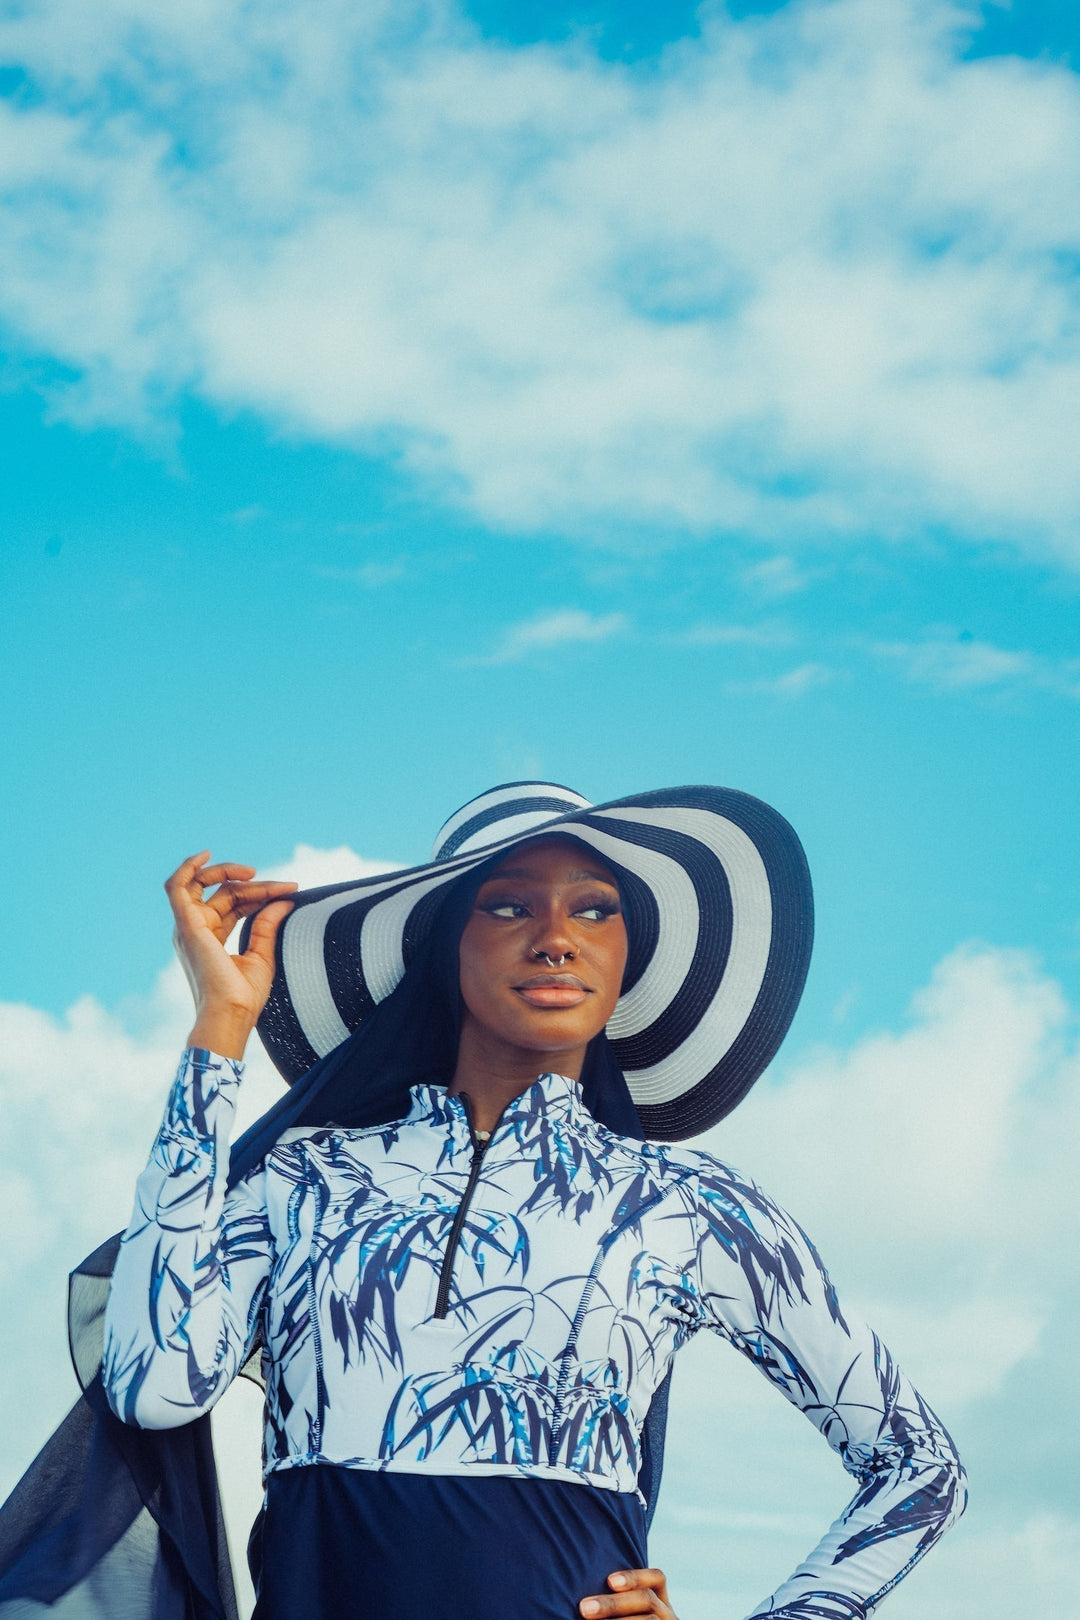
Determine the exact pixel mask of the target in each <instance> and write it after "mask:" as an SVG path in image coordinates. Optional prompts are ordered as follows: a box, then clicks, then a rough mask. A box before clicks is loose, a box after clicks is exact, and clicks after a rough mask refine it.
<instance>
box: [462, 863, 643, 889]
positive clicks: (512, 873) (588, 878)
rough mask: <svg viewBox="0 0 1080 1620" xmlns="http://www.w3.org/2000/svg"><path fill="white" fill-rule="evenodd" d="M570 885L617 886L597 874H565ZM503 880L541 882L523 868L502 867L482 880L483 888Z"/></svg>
mask: <svg viewBox="0 0 1080 1620" xmlns="http://www.w3.org/2000/svg"><path fill="white" fill-rule="evenodd" d="M567 876H568V878H569V881H570V882H571V883H605V884H606V885H607V887H608V888H609V889H617V888H618V884H617V883H616V882H615V880H614V878H609V877H602V876H601V874H600V873H599V872H584V871H582V872H570V873H568V874H567ZM504 878H529V879H531V880H532V881H534V882H539V881H541V880H540V879H538V878H537V876H536V873H535V872H530V871H529V869H528V867H524V866H504V867H502V868H501V869H500V870H499V871H498V872H492V874H491V876H490V877H489V878H485V879H484V883H483V887H485V888H486V887H487V885H488V884H489V883H499V882H501V881H502V880H503V879H504Z"/></svg>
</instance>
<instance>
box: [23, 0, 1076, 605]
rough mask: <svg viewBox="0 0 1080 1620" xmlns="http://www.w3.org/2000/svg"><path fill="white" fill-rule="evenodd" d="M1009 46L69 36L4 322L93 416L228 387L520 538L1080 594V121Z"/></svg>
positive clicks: (773, 36)
mask: <svg viewBox="0 0 1080 1620" xmlns="http://www.w3.org/2000/svg"><path fill="white" fill-rule="evenodd" d="M973 18H974V13H973V12H971V11H968V10H965V9H964V8H963V7H960V6H956V5H953V4H951V3H949V0H807V3H803V4H792V5H788V6H785V7H783V8H781V9H780V10H779V11H778V12H777V13H776V14H775V15H773V16H770V17H753V16H752V17H749V18H745V19H742V20H740V21H735V20H732V19H731V18H730V17H728V16H727V15H726V14H725V12H724V11H723V10H722V9H721V8H717V9H715V10H713V11H711V12H707V13H706V15H705V24H704V29H703V35H702V38H701V40H700V41H698V40H693V41H685V42H683V43H680V44H678V45H675V46H673V47H672V48H671V49H670V50H669V51H668V52H667V53H666V55H665V57H664V59H663V61H662V62H661V64H660V67H659V70H658V71H653V70H652V68H651V67H650V68H647V69H645V70H635V69H633V68H631V67H627V66H626V65H624V64H613V63H608V62H603V61H601V60H600V59H599V58H597V57H596V56H595V55H593V54H592V53H591V51H590V49H589V47H588V45H587V44H586V43H584V42H582V41H581V40H578V41H576V42H574V43H573V44H572V45H568V46H566V47H564V48H554V47H548V46H535V47H528V48H524V47H520V48H512V47H509V46H504V45H497V44H493V43H491V42H490V41H484V40H482V39H480V38H479V37H478V36H477V35H476V33H475V32H473V31H472V30H471V29H470V28H469V27H468V26H467V25H466V24H465V23H464V22H463V21H462V20H461V19H460V17H459V16H458V15H457V14H456V13H455V12H454V11H453V9H452V8H451V7H450V6H449V4H444V3H441V0H416V3H414V4H411V5H409V6H406V7H390V6H388V5H386V4H377V3H374V0H371V3H369V4H367V5H365V6H356V5H351V4H346V3H345V0H330V3H328V4H327V3H322V0H320V3H318V4H316V3H315V0H294V3H292V4H287V3H284V0H277V3H274V4H270V5H265V6H260V7H254V8H253V7H250V6H247V5H244V4H241V0H193V3H188V4H185V5H184V6H182V7H171V8H162V7H160V6H152V5H150V4H148V3H147V0H106V3H104V4H102V5H100V6H96V7H95V8H94V9H93V18H92V22H91V20H90V13H88V12H87V10H86V8H85V7H84V6H81V5H79V4H77V3H76V0H37V3H34V0H31V3H30V4H28V5H27V6H25V7H23V8H21V10H20V11H19V12H18V13H17V14H14V15H9V16H8V17H7V19H6V20H5V21H4V23H3V24H2V25H0V50H2V54H3V59H4V60H5V61H8V62H22V63H24V64H25V65H26V67H27V70H28V73H29V75H30V79H31V82H32V84H33V87H34V93H33V94H31V95H29V96H27V98H26V99H25V100H20V99H19V98H18V97H17V96H16V97H14V98H11V99H9V100H7V101H5V102H3V103H0V153H2V154H3V155H2V157H0V242H2V244H3V245H2V247H0V288H2V289H3V290H2V294H0V313H2V318H3V320H4V322H5V324H6V327H7V329H8V331H9V333H10V334H11V335H12V338H13V341H14V342H15V344H16V346H17V347H18V348H19V349H20V350H21V351H22V352H23V353H24V354H26V355H44V356H47V357H50V358H51V359H52V360H53V361H54V362H56V364H57V365H58V367H59V368H60V373H61V374H62V375H68V376H70V377H71V378H72V379H73V380H72V381H71V382H69V383H60V382H56V383H55V385H54V388H53V400H54V408H55V409H56V410H57V411H59V412H62V413H64V414H66V415H68V416H71V417H74V418H75V419H77V420H88V421H90V420H100V419H102V418H106V419H112V420H118V421H121V422H127V423H131V422H135V423H139V422H141V423H144V424H145V423H147V422H148V421H151V420H152V419H154V418H156V417H157V416H158V415H159V413H160V411H161V410H162V408H163V407H165V406H167V405H168V402H169V401H170V400H172V399H173V397H174V396H175V395H176V394H177V393H178V392H179V391H182V390H185V389H191V390H194V391H195V392H196V393H198V394H200V395H202V396H203V397H204V398H206V399H208V400H210V401H211V402H213V403H215V404H217V405H219V406H221V407H222V408H225V409H234V408H244V409H253V410H255V411H258V412H260V413H262V414H263V416H264V417H266V418H267V419H269V420H270V421H271V422H272V423H273V424H275V425H278V426H282V425H283V426H284V427H286V428H288V429H291V430H292V431H295V432H296V433H298V434H301V435H307V436H311V437H315V438H322V439H329V440H333V441H336V442H343V443H347V444H356V445H363V446H365V447H367V448H368V449H375V450H377V451H378V450H381V451H384V452H386V453H390V454H394V455H397V456H399V457H401V458H403V459H404V461H405V462H406V464H407V465H408V466H410V467H411V468H412V469H414V471H416V472H417V473H419V474H420V475H421V476H424V477H430V478H431V479H433V480H434V481H435V482H436V484H437V486H438V487H439V488H440V489H442V490H443V492H444V493H445V494H446V495H447V496H448V497H449V498H452V499H456V500H460V501H462V502H464V503H466V504H467V505H469V506H470V507H471V508H472V509H473V510H475V511H476V512H477V513H479V514H480V515H481V516H482V517H483V518H485V519H487V520H488V521H490V522H492V523H495V524H502V525H507V526H509V527H512V528H518V529H529V528H532V527H540V526H545V525H552V524H555V525H561V526H563V527H564V528H566V529H568V530H575V531H581V532H585V533H589V534H596V533H601V534H602V533H604V532H605V530H607V529H609V528H610V527H611V526H613V525H616V524H618V523H619V522H621V521H626V520H632V521H633V522H634V523H635V524H637V525H642V524H644V525H648V524H650V523H659V524H662V525H664V526H665V527H666V528H668V529H670V528H671V527H672V526H675V527H678V526H681V525H684V526H688V527H690V528H692V529H696V530H705V529H708V530H715V531H718V532H721V533H722V532H725V531H729V530H735V529H738V530H740V531H741V530H752V531H753V532H755V533H756V534H757V535H758V536H760V537H762V538H765V539H770V538H771V539H773V540H775V541H777V542H778V543H780V544H783V543H784V542H785V541H787V542H788V543H791V541H793V540H794V539H795V538H796V537H798V536H802V535H806V534H807V533H811V534H814V535H817V536H821V535H822V534H824V533H828V534H832V535H835V536H839V537H844V536H858V535H861V534H866V533H868V532H870V533H876V534H881V535H884V536H887V537H893V538H895V537H898V536H903V535H905V534H907V533H910V532H913V531H919V530H920V529H922V528H923V527H924V525H925V524H926V523H927V522H932V523H933V524H934V525H935V526H936V527H938V528H939V529H941V528H945V529H950V528H952V529H956V530H958V531H959V532H961V533H963V534H968V535H971V536H974V537H979V536H983V535H997V536H1004V537H1006V538H1011V539H1012V540H1014V541H1015V542H1016V543H1017V544H1019V545H1021V546H1024V547H1027V548H1030V549H1032V550H1034V551H1035V552H1037V553H1040V554H1049V553H1054V554H1056V555H1058V556H1059V557H1062V558H1066V559H1068V560H1070V561H1072V562H1075V561H1076V559H1077V555H1078V553H1077V542H1076V526H1075V521H1074V515H1075V512H1076V509H1077V504H1078V499H1080V461H1078V459H1077V457H1076V456H1075V454H1074V449H1075V442H1076V436H1077V427H1078V416H1080V411H1078V405H1080V399H1078V395H1080V387H1078V384H1080V323H1078V321H1077V291H1076V282H1075V278H1074V277H1073V275H1072V272H1071V269H1070V266H1071V264H1072V263H1073V262H1074V260H1075V254H1076V251H1077V234H1078V229H1080V227H1078V225H1077V221H1078V219H1080V210H1078V208H1077V199H1078V196H1080V92H1078V86H1077V80H1076V77H1075V75H1073V74H1072V73H1071V72H1069V71H1068V70H1067V69H1066V68H1064V67H1062V66H1058V65H1054V64H1052V63H1049V62H1046V61H1043V62H1037V63H1033V62H1023V61H1020V60H1018V59H1016V58H998V59H983V60H967V59H965V56H964V50H963V47H964V37H965V30H966V29H969V28H970V27H973V26H974V21H973ZM798 580H799V575H798V571H797V570H795V571H794V572H789V573H788V574H787V575H786V576H785V577H781V575H780V574H777V575H776V576H775V578H774V579H773V580H772V588H773V589H774V590H782V589H788V588H791V589H794V588H795V587H796V584H797V582H798ZM768 583H769V582H768V581H767V580H765V579H763V581H762V584H763V586H764V585H767V584H768Z"/></svg>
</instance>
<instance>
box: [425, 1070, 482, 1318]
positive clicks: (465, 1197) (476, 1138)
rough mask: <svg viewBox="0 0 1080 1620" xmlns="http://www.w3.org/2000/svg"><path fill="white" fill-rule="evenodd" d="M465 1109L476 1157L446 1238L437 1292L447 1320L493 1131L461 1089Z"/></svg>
mask: <svg viewBox="0 0 1080 1620" xmlns="http://www.w3.org/2000/svg"><path fill="white" fill-rule="evenodd" d="M458 1095H459V1096H460V1098H461V1101H462V1104H463V1106H464V1109H465V1118H466V1119H467V1120H468V1122H469V1135H470V1136H471V1137H472V1145H473V1147H472V1161H471V1163H470V1165H469V1179H468V1180H467V1181H466V1183H465V1191H464V1192H463V1193H462V1195H461V1203H460V1204H459V1205H458V1207H457V1214H456V1215H455V1216H454V1224H453V1225H452V1226H451V1228H450V1236H449V1237H448V1238H447V1240H446V1253H445V1254H444V1255H443V1263H442V1270H441V1271H440V1272H439V1291H438V1293H437V1294H436V1296H435V1313H434V1314H435V1318H436V1320H437V1321H445V1320H446V1316H447V1312H448V1311H449V1309H450V1284H451V1283H452V1281H453V1278H454V1258H455V1256H456V1254H457V1248H458V1244H459V1243H460V1242H461V1232H462V1228H463V1227H464V1225H465V1217H466V1215H468V1213H469V1205H470V1204H471V1203H472V1197H473V1193H474V1192H475V1191H476V1183H477V1182H478V1181H479V1180H480V1167H481V1165H482V1164H483V1162H484V1154H485V1152H486V1151H487V1145H488V1143H489V1142H490V1141H491V1132H490V1131H478V1130H476V1129H475V1128H474V1126H473V1122H472V1113H471V1112H470V1109H469V1099H468V1097H467V1096H466V1095H465V1093H464V1092H459V1093H458Z"/></svg>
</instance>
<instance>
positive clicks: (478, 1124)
mask: <svg viewBox="0 0 1080 1620" xmlns="http://www.w3.org/2000/svg"><path fill="white" fill-rule="evenodd" d="M584 1062H585V1047H584V1046H575V1047H572V1048H567V1049H566V1050H562V1049H560V1050H559V1051H556V1052H548V1051H543V1052H536V1051H533V1050H531V1049H530V1048H528V1047H520V1046H509V1045H507V1044H506V1043H505V1042H502V1041H497V1040H493V1039H492V1037H491V1036H490V1034H489V1033H488V1032H487V1031H486V1030H483V1029H481V1028H480V1027H479V1026H478V1025H477V1024H474V1023H473V1022H472V1020H471V1019H469V1018H466V1020H465V1022H464V1023H463V1024H462V1028H461V1039H460V1041H459V1043H458V1057H457V1067H456V1068H455V1069H454V1078H453V1079H452V1080H451V1082H450V1084H449V1086H448V1087H447V1092H448V1094H449V1095H450V1096H455V1095H457V1094H458V1093H460V1092H464V1093H465V1094H466V1096H467V1097H468V1099H469V1113H470V1115H471V1116H472V1122H473V1126H474V1127H475V1129H476V1130H478V1131H493V1130H494V1129H495V1126H496V1125H497V1124H498V1123H499V1116H500V1114H501V1113H502V1111H503V1109H504V1108H505V1107H506V1105H507V1103H510V1102H513V1100H514V1098H515V1097H520V1096H521V1093H522V1092H523V1091H528V1089H529V1087H530V1086H531V1085H533V1084H534V1082H535V1081H536V1078H537V1076H538V1075H541V1074H547V1073H549V1072H551V1071H554V1072H555V1073H557V1074H565V1075H566V1076H567V1078H568V1079H570V1080H578V1079H580V1077H581V1069H582V1065H583V1064H584Z"/></svg>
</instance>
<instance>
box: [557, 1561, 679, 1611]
mask: <svg viewBox="0 0 1080 1620" xmlns="http://www.w3.org/2000/svg"><path fill="white" fill-rule="evenodd" d="M607 1580H608V1585H609V1586H610V1587H611V1591H610V1592H604V1593H602V1594H601V1595H599V1596H597V1597H587V1598H582V1600H581V1602H580V1603H579V1604H578V1610H579V1612H580V1613H581V1614H583V1615H584V1616H585V1620H607V1617H608V1616H609V1615H622V1614H654V1615H657V1616H658V1617H659V1620H676V1614H675V1610H674V1609H673V1608H672V1607H671V1603H670V1601H669V1599H668V1589H667V1576H666V1575H665V1574H664V1572H663V1570H662V1569H617V1570H616V1571H615V1572H614V1574H612V1575H609V1576H608V1578H607Z"/></svg>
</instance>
